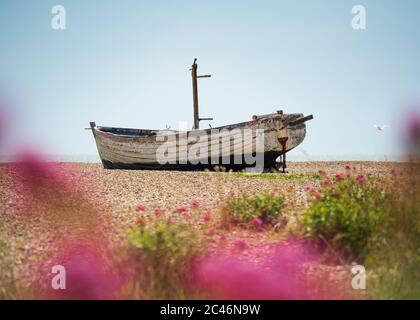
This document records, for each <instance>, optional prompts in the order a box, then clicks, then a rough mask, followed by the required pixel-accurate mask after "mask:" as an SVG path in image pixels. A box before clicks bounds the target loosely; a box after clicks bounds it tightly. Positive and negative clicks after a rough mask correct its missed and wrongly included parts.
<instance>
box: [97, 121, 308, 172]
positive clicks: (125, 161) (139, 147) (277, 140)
mask: <svg viewBox="0 0 420 320" xmlns="http://www.w3.org/2000/svg"><path fill="white" fill-rule="evenodd" d="M302 116H303V115H302V114H289V115H287V114H285V115H279V114H272V115H267V116H264V117H262V118H260V119H257V120H254V121H250V122H245V123H240V124H236V125H230V126H224V127H220V128H215V129H213V131H211V130H195V131H190V132H188V133H187V134H188V135H189V137H190V138H189V139H188V140H187V139H186V132H177V131H167V130H166V131H165V130H163V131H153V130H144V131H145V132H146V134H145V133H140V134H133V133H132V131H133V130H134V129H121V128H107V127H96V126H95V125H93V126H92V132H93V135H94V137H95V140H96V144H97V148H98V152H99V155H100V157H101V159H102V161H103V162H104V165H105V163H106V164H107V165H108V166H110V164H116V167H120V166H124V165H126V166H127V167H130V166H131V165H132V166H133V168H134V167H135V165H142V166H144V167H145V168H147V167H148V166H150V167H164V165H162V163H159V161H158V160H159V159H161V158H159V157H158V158H157V155H159V151H160V150H161V149H162V147H163V145H164V144H165V143H167V142H166V139H165V140H163V139H160V140H163V141H159V139H158V138H157V137H158V136H160V135H161V134H166V135H168V134H169V135H171V136H172V137H173V138H176V141H177V143H176V144H173V145H172V147H174V148H176V150H177V152H176V154H175V156H172V157H168V158H165V160H167V161H168V162H169V163H178V164H188V163H189V158H188V156H186V154H185V152H181V151H182V150H186V151H187V152H186V153H187V154H188V155H191V151H192V150H197V149H200V150H201V151H203V150H204V151H205V149H206V148H207V150H208V152H203V153H202V154H200V157H199V158H198V159H197V158H195V160H197V161H200V160H201V162H202V163H203V162H204V164H206V163H207V162H211V161H207V160H208V159H210V158H213V159H215V158H230V157H231V158H233V157H234V156H235V155H244V154H248V155H249V154H254V153H263V154H264V155H269V156H270V161H272V159H271V158H273V157H274V159H275V158H276V157H277V156H279V155H280V154H282V153H285V152H287V151H289V150H291V149H293V148H295V147H296V146H297V145H299V144H300V143H301V142H302V141H303V139H304V138H305V134H306V126H305V123H304V122H303V123H299V124H297V125H293V126H288V125H287V123H288V122H291V121H293V120H296V119H298V118H300V117H302ZM221 129H223V130H221ZM256 129H259V130H260V131H263V132H264V139H263V141H262V143H261V144H258V143H257V139H258V137H257V130H256ZM130 130H131V131H130ZM215 130H221V131H220V132H218V133H214V131H215ZM247 130H249V131H247ZM125 131H127V134H120V132H123V133H125ZM250 131H251V132H252V136H249V132H250ZM115 132H117V133H115ZM139 132H140V130H139ZM232 132H236V133H237V134H241V135H242V137H241V138H240V139H238V138H233V139H231V138H230V134H231V133H232ZM244 132H247V134H248V136H247V137H248V138H247V139H245V138H244V136H246V135H244ZM210 133H211V134H210ZM192 135H193V136H197V137H200V139H199V140H198V141H197V142H195V141H194V139H192V140H193V141H192V142H191V136H192ZM203 136H206V137H207V139H202V137H203ZM286 138H287V139H286ZM229 140H230V141H229ZM282 140H283V142H284V144H282V143H281V141H282ZM227 141H228V143H226V142H227ZM259 141H261V139H260V140H259ZM214 144H216V145H217V144H218V145H219V150H218V152H216V153H215V152H214V149H213V150H212V145H214ZM166 145H167V144H166ZM257 146H261V147H260V149H257ZM159 148H161V149H159ZM211 151H212V152H211ZM216 151H217V150H216ZM160 154H161V153H160ZM232 165H233V163H232ZM174 168H176V167H174Z"/></svg>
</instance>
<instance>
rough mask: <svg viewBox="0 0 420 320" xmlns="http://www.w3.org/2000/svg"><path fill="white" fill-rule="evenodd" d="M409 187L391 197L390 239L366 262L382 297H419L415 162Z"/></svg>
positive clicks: (419, 196)
mask: <svg viewBox="0 0 420 320" xmlns="http://www.w3.org/2000/svg"><path fill="white" fill-rule="evenodd" d="M408 173H409V181H408V184H407V187H405V188H401V189H400V190H398V192H396V193H397V194H396V195H395V196H394V197H392V198H391V199H389V201H388V203H387V205H388V206H389V207H390V211H391V212H392V224H391V226H390V228H389V234H388V237H387V242H386V244H385V245H384V246H382V247H381V248H380V250H378V251H377V252H375V253H373V254H372V255H371V256H370V257H369V259H368V262H367V267H368V268H371V269H372V268H374V269H375V272H374V277H373V279H372V281H371V290H370V291H371V292H372V293H373V295H374V297H375V298H381V299H420V175H419V173H420V170H419V168H418V167H416V166H414V165H412V166H411V168H410V170H409V172H408Z"/></svg>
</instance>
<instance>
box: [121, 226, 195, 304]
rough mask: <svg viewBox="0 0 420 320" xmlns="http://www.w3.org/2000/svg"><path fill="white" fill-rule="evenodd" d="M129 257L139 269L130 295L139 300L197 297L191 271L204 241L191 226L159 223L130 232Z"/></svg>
mask: <svg viewBox="0 0 420 320" xmlns="http://www.w3.org/2000/svg"><path fill="white" fill-rule="evenodd" d="M128 240H129V256H130V258H132V259H134V264H135V266H136V270H135V278H136V280H135V281H134V282H133V284H132V286H133V287H132V288H131V292H130V296H131V297H134V298H139V299H185V298H190V297H191V296H194V293H193V292H192V291H191V286H190V282H191V279H190V276H191V268H192V266H193V263H194V261H195V260H196V259H197V258H198V256H199V252H200V249H201V250H202V248H200V238H199V237H198V235H197V233H196V232H194V231H193V230H192V229H191V226H188V225H186V224H179V223H168V222H166V221H163V220H156V221H154V222H151V223H150V224H145V223H141V224H138V225H136V226H135V227H133V228H131V229H130V230H129V231H128Z"/></svg>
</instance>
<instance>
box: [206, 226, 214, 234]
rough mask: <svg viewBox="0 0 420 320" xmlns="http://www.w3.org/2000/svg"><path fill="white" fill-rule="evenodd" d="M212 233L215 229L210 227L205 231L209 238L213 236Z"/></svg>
mask: <svg viewBox="0 0 420 320" xmlns="http://www.w3.org/2000/svg"><path fill="white" fill-rule="evenodd" d="M214 231H215V229H214V228H213V227H210V228H208V229H207V234H208V235H209V236H211V235H213V234H214Z"/></svg>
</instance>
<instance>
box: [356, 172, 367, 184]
mask: <svg viewBox="0 0 420 320" xmlns="http://www.w3.org/2000/svg"><path fill="white" fill-rule="evenodd" d="M365 180H366V178H365V176H364V175H363V174H358V175H357V177H356V181H357V182H359V183H363V182H365Z"/></svg>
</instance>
